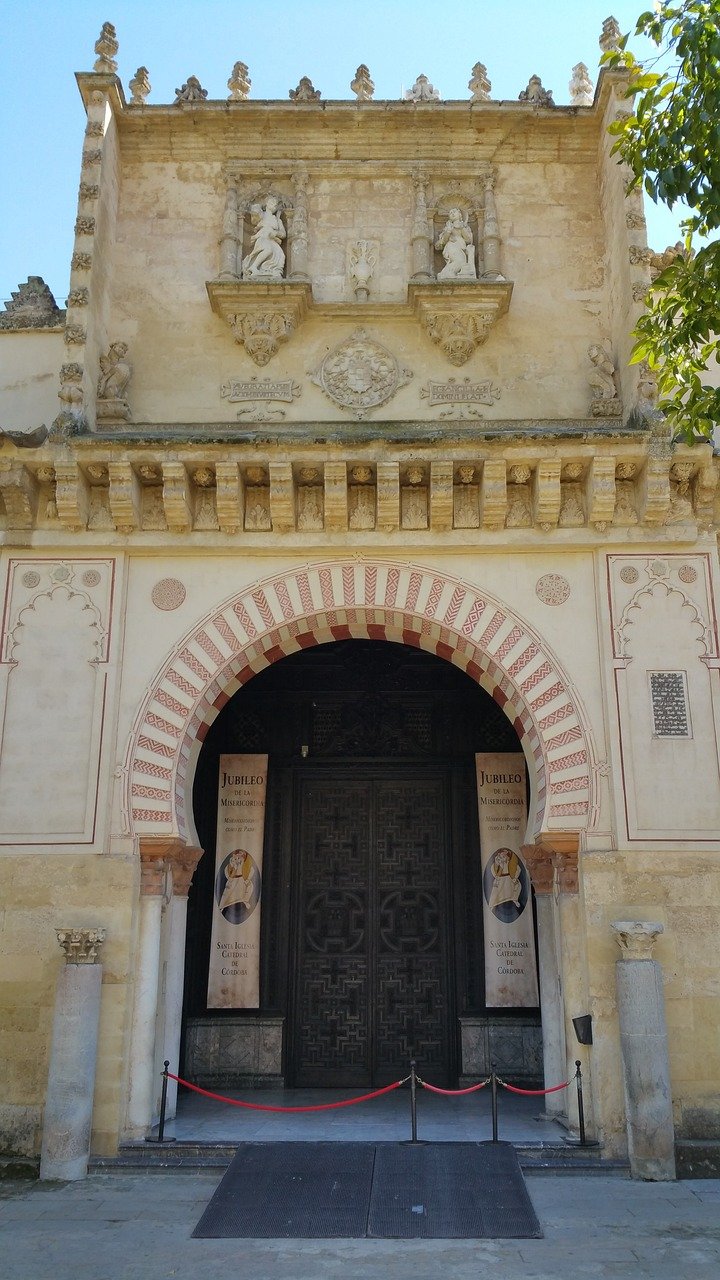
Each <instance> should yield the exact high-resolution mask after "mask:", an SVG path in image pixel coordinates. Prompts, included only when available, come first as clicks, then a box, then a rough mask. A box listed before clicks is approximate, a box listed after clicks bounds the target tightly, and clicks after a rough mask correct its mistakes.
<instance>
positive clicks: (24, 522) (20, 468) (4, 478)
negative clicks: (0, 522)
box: [0, 459, 38, 529]
mask: <svg viewBox="0 0 720 1280" xmlns="http://www.w3.org/2000/svg"><path fill="white" fill-rule="evenodd" d="M0 492H2V496H3V501H4V503H5V512H6V515H7V522H8V528H9V529H32V527H33V525H34V524H35V518H36V516H37V505H38V484H37V480H36V479H35V476H34V475H33V474H32V472H31V471H29V470H28V468H27V467H26V466H24V465H23V464H22V463H21V462H13V461H11V460H10V459H5V460H3V461H2V462H0Z"/></svg>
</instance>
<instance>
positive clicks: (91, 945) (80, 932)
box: [55, 929, 105, 964]
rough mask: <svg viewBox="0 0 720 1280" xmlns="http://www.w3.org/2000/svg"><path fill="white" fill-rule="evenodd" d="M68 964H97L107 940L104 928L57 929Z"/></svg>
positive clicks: (58, 938)
mask: <svg viewBox="0 0 720 1280" xmlns="http://www.w3.org/2000/svg"><path fill="white" fill-rule="evenodd" d="M55 932H56V934H57V940H58V942H59V943H60V946H61V947H62V949H63V952H64V954H65V963H66V964H97V962H98V960H99V959H100V951H101V949H102V945H103V943H104V941H105V930H104V929H56V930H55Z"/></svg>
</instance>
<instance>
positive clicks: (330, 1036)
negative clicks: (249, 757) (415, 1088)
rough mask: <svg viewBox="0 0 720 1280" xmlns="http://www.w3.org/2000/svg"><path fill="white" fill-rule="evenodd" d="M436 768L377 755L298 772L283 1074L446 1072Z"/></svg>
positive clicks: (447, 956)
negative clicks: (370, 760)
mask: <svg viewBox="0 0 720 1280" xmlns="http://www.w3.org/2000/svg"><path fill="white" fill-rule="evenodd" d="M448 786H449V782H448V778H447V777H446V776H445V775H444V774H443V773H442V772H433V771H431V770H427V769H422V768H421V769H420V770H417V769H415V770H410V769H409V768H408V767H407V766H405V767H404V768H403V767H400V766H397V765H395V766H393V765H392V764H387V765H385V766H383V765H382V764H380V762H378V764H377V765H373V766H369V765H365V766H360V767H358V766H356V767H354V768H347V767H345V768H343V767H340V768H338V767H336V768H335V769H333V770H332V771H324V770H322V769H320V770H318V771H317V772H316V771H313V772H312V773H310V772H308V773H305V774H303V775H302V776H300V777H298V779H297V787H298V795H297V809H296V814H297V821H296V825H295V833H296V847H295V849H294V850H293V855H294V856H293V864H294V880H295V886H294V911H293V921H294V927H293V930H292V933H293V937H292V940H291V953H292V961H291V974H292V979H291V988H292V991H291V1008H290V1026H289V1032H290V1035H289V1044H288V1050H289V1053H288V1068H289V1072H288V1074H289V1077H290V1081H291V1082H292V1083H293V1084H294V1085H296V1086H324V1087H343V1086H352V1087H362V1086H378V1085H382V1084H385V1083H389V1082H390V1081H392V1080H397V1079H398V1078H400V1077H401V1076H404V1075H405V1074H407V1071H408V1064H409V1061H410V1058H412V1057H414V1058H416V1059H417V1062H418V1069H419V1070H421V1072H424V1073H426V1074H427V1078H428V1079H430V1080H432V1081H434V1082H437V1083H443V1082H445V1081H448V1080H449V1079H450V1078H451V1075H452V1070H453V1059H454V1052H453V1049H454V1045H453V1037H454V1032H453V1027H454V1017H453V1016H452V1005H453V998H454V991H453V984H452V982H451V978H450V975H451V971H452V965H451V953H452V946H451V943H452V939H451V936H450V934H451V923H450V922H451V914H452V913H451V911H450V910H449V905H450V901H451V897H450V892H451V886H450V883H449V880H450V864H451V857H450V849H449V838H448V837H449V819H448V813H449V804H448V800H449V795H448Z"/></svg>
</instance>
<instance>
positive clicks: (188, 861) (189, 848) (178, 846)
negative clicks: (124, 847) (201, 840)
mask: <svg viewBox="0 0 720 1280" xmlns="http://www.w3.org/2000/svg"><path fill="white" fill-rule="evenodd" d="M202 856H203V850H202V849H201V848H199V846H198V845H191V844H186V843H185V841H184V840H181V839H180V837H179V836H141V837H140V873H141V886H140V892H141V894H142V895H143V896H149V897H158V896H159V895H160V894H162V893H163V892H164V889H165V874H166V872H167V871H171V872H172V889H173V894H174V895H175V897H178V898H186V897H187V895H188V891H189V889H190V885H191V883H192V878H193V875H194V873H195V868H196V867H197V864H198V862H199V861H200V859H201V858H202Z"/></svg>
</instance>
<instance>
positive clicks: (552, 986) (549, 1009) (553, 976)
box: [520, 844, 567, 1117]
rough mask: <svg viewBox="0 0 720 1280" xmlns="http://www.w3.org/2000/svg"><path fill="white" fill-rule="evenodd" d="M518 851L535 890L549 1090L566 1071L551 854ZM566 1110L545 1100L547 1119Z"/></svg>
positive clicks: (540, 849)
mask: <svg viewBox="0 0 720 1280" xmlns="http://www.w3.org/2000/svg"><path fill="white" fill-rule="evenodd" d="M520 852H521V854H522V856H523V858H524V859H525V862H526V863H527V868H528V871H529V872H530V878H531V880H532V883H533V888H534V890H535V910H536V912H537V936H538V972H539V978H540V1009H541V1013H542V1039H543V1072H544V1076H545V1085H546V1087H547V1088H551V1086H552V1085H554V1084H561V1083H562V1081H563V1080H564V1079H565V1075H566V1071H567V1050H566V1045H565V1009H564V1001H563V991H562V978H561V970H560V957H559V954H558V944H557V911H556V903H555V897H554V893H553V890H554V879H555V877H554V867H553V856H554V854H553V850H552V849H551V848H550V846H549V845H546V844H530V845H523V847H522V849H521V850H520ZM566 1108H567V1100H566V1097H565V1094H564V1093H562V1092H561V1093H550V1094H548V1095H547V1097H546V1098H545V1111H546V1112H547V1114H548V1116H549V1117H553V1116H556V1115H558V1114H562V1113H564V1112H565V1111H566Z"/></svg>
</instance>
